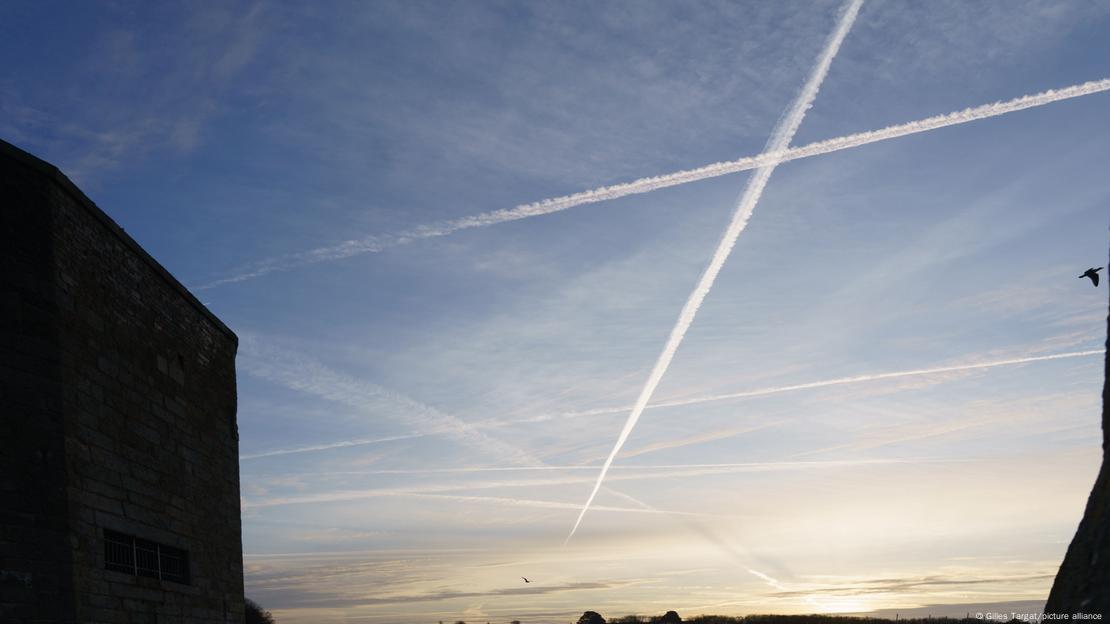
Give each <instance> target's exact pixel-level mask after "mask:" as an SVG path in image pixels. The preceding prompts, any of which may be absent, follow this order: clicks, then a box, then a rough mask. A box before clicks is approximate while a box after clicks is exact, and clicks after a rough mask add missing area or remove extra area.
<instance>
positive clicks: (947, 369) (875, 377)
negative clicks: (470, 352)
mask: <svg viewBox="0 0 1110 624" xmlns="http://www.w3.org/2000/svg"><path fill="white" fill-rule="evenodd" d="M1082 335H1083V336H1085V335H1086V333H1083V334H1082ZM1073 342H1075V341H1074V340H1073ZM1039 350H1041V349H1040V348H1038V349H1036V350H1034V352H1036V351H1039ZM1104 354H1105V350H1103V349H1087V350H1082V351H1067V352H1064V353H1052V354H1048V355H1027V356H1022V357H1011V358H1003V359H995V360H989V361H985V362H970V363H967V364H952V365H949V366H936V367H930V368H917V369H910V370H902V371H892V372H886V373H871V374H867V375H853V376H850V377H837V378H833V379H822V380H818V381H809V382H803V383H798V384H785V385H778V386H768V387H764V388H756V389H753V390H743V391H740V392H727V393H722V394H712V395H706V396H700V397H691V398H685V399H672V400H667V401H656V402H653V403H649V404H648V405H647V406H646V407H645V408H644V409H645V410H648V409H658V408H667V407H684V406H690V405H699V404H703V403H712V402H717V401H730V400H738V399H748V398H757V397H762V396H770V395H776V394H785V393H789V392H800V391H805V390H816V389H819V388H827V387H834V386H844V385H855V384H864V383H873V382H882V381H890V380H895V379H906V378H913V377H928V376H938V375H947V374H951V373H962V372H972V371H977V370H989V369H992V368H1000V367H1007V366H1018V365H1022V364H1034V363H1038V362H1051V361H1057V360H1067V359H1073V358H1085V357H1094V356H1102V355H1104ZM248 366H249V365H248ZM347 382H348V383H355V382H354V381H353V380H350V379H348V380H347ZM360 383H361V382H360ZM363 406H364V405H363ZM632 407H633V406H632V405H622V406H615V407H603V408H595V409H589V410H577V411H571V412H562V413H555V414H541V415H538V416H531V417H527V418H521V419H512V420H505V419H489V420H484V421H476V422H474V423H469V424H467V427H470V428H473V429H487V428H498V427H507V426H512V425H520V424H528V423H537V422H546V421H551V420H559V419H563V418H582V417H589V416H601V415H607V414H618V413H622V412H627V411H628V410H630V409H632ZM772 424H773V423H772ZM765 426H771V424H763V425H761V426H760V428H762V427H765ZM455 430H456V427H455V426H454V425H451V426H441V427H438V428H435V429H429V430H421V431H414V432H411V433H407V434H401V435H394V436H381V437H373V438H352V439H346V440H337V441H335V442H328V443H322V444H311V445H305V446H297V447H290V448H283V449H270V450H266V451H258V452H255V453H245V454H243V455H240V457H239V459H241V460H249V459H260V458H266V457H276V456H281V455H292V454H297V453H311V452H316V451H328V450H333V449H339V448H348V447H355V446H365V445H372V444H383V443H388V442H396V441H401V440H410V439H416V438H422V437H427V436H433V435H444V434H450V433H451V432H452V431H455ZM751 430H753V429H752V428H750V427H743V428H740V429H735V428H733V429H728V430H725V431H723V432H718V433H719V435H718V434H714V433H713V432H709V433H704V434H699V435H697V436H691V437H690V438H689V439H687V440H685V442H681V441H675V442H674V443H673V444H671V445H670V446H668V444H667V443H663V442H660V443H656V444H654V445H653V446H652V450H662V449H664V448H671V447H674V446H683V445H685V444H694V443H696V442H698V441H705V440H710V439H718V438H719V437H727V436H729V435H737V434H739V433H743V432H746V431H751ZM730 432H731V433H730ZM646 452H650V451H647V450H638V451H637V452H636V453H635V454H636V455H641V454H644V453H646ZM626 456H629V457H631V456H632V455H627V454H626ZM585 468H586V467H585V466H579V467H577V469H585ZM593 468H594V467H590V469H593ZM520 469H568V468H567V467H563V468H559V467H555V466H544V467H532V468H504V470H520ZM449 470H450V469H449ZM459 470H463V471H467V470H487V469H485V468H478V469H459ZM488 470H501V468H489V469H488Z"/></svg>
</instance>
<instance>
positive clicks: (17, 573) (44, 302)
mask: <svg viewBox="0 0 1110 624" xmlns="http://www.w3.org/2000/svg"><path fill="white" fill-rule="evenodd" d="M0 206H2V207H3V208H2V209H0V249H2V254H3V257H2V258H0V260H2V262H0V313H2V314H3V317H2V318H0V555H2V557H0V586H2V587H0V589H2V590H3V591H2V592H0V596H2V598H0V622H5V623H6V622H24V621H36V622H40V621H41V622H58V623H61V622H112V623H114V622H120V623H122V622H178V621H203V622H237V623H238V622H241V621H242V618H243V568H242V538H241V527H240V521H239V517H240V516H239V464H238V440H237V436H236V433H235V432H236V427H235V410H236V394H235V393H236V391H235V351H236V347H237V339H236V337H235V335H234V334H233V333H232V332H231V331H230V330H229V329H228V328H227V327H226V326H224V324H223V323H221V322H220V321H219V319H217V318H216V317H215V316H213V315H212V314H211V313H210V312H209V311H208V310H207V309H205V308H204V306H202V305H201V304H200V303H199V302H198V301H197V300H196V299H195V298H194V297H193V296H192V295H191V294H189V293H188V291H187V290H185V288H184V287H183V286H181V284H180V283H178V282H177V280H175V279H174V278H173V277H172V276H170V274H169V273H167V272H166V271H165V269H163V268H162V267H161V266H160V265H159V264H158V263H157V262H155V261H154V260H153V259H152V258H150V256H148V255H147V254H146V252H144V251H143V250H142V249H141V248H140V247H139V246H138V244H136V243H135V242H134V241H133V240H132V239H131V238H130V237H128V236H127V235H126V234H125V233H123V231H122V230H121V229H120V228H119V227H118V226H117V225H116V224H115V223H114V222H112V221H111V219H109V218H108V217H107V216H106V215H104V213H103V212H101V211H100V210H99V209H98V208H96V206H95V205H93V204H92V202H91V201H90V200H89V199H88V198H87V197H85V196H84V195H83V194H82V193H81V192H80V191H79V190H78V189H77V188H76V187H75V186H73V184H72V183H70V182H69V180H67V179H66V178H65V177H64V176H63V175H62V174H61V173H60V172H58V171H57V170H56V169H54V168H53V167H52V166H50V165H48V164H46V163H44V162H42V161H39V160H38V159H35V158H34V157H32V156H30V155H27V154H25V153H23V152H20V151H19V150H17V149H15V148H13V147H12V146H10V145H8V144H6V143H3V142H2V141H0ZM105 529H109V530H113V531H118V532H120V533H125V534H128V535H135V536H137V537H139V538H142V539H145V540H150V541H154V542H158V543H161V544H165V545H167V546H171V547H174V548H180V549H183V550H185V551H187V552H188V554H189V572H190V583H189V584H187V585H186V584H179V583H173V582H169V581H160V580H158V579H151V578H145V577H136V576H134V575H132V574H124V573H120V572H113V571H109V570H106V569H105V562H104V530H105Z"/></svg>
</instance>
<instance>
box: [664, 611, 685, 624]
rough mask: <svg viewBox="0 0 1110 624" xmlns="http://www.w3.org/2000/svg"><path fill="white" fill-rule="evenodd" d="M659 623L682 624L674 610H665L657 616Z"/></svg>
mask: <svg viewBox="0 0 1110 624" xmlns="http://www.w3.org/2000/svg"><path fill="white" fill-rule="evenodd" d="M659 624H682V618H680V617H678V613H677V612H675V611H667V612H666V613H664V614H663V617H661V618H659Z"/></svg>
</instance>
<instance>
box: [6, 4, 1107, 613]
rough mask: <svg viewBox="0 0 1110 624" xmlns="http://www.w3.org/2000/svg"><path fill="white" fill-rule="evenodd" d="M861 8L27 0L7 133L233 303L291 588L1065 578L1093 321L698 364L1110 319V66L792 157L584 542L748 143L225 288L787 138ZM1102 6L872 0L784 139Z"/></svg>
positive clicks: (846, 606) (630, 593)
mask: <svg viewBox="0 0 1110 624" xmlns="http://www.w3.org/2000/svg"><path fill="white" fill-rule="evenodd" d="M840 7H841V3H839V2H778V3H766V2H720V3H715V2H700V3H694V4H688V3H670V2H610V3H587V2H562V3H542V4H540V3H513V2H503V3H499V2H466V3H461V2H460V3H436V2H427V3H422V2H402V3H387V2H375V3H353V2H352V3H339V2H337V3H327V4H313V5H295V4H292V3H288V4H282V3H269V2H259V3H243V4H237V3H221V4H216V3H210V4H209V5H208V6H205V5H204V4H184V3H182V4H170V3H165V4H162V5H160V6H154V5H151V4H150V3H129V2H103V3H81V4H71V3H50V2H34V3H30V2H15V3H8V4H7V5H6V6H5V8H4V9H3V16H2V19H0V23H2V26H0V29H2V31H3V33H4V37H0V52H2V53H3V56H4V58H5V59H8V61H9V62H8V64H7V65H8V67H9V69H8V71H7V72H6V73H5V74H4V75H3V76H0V137H3V138H4V139H5V140H8V141H10V142H12V143H15V144H16V145H18V146H20V147H22V148H24V149H27V150H29V151H31V152H33V153H35V154H36V155H38V156H40V157H42V158H44V159H46V160H49V161H50V162H53V163H54V164H56V165H58V166H59V167H60V168H61V169H62V170H63V171H64V172H66V173H67V175H69V176H70V177H71V178H72V179H73V180H74V181H75V182H76V183H77V184H78V185H79V186H81V188H82V189H84V190H85V191H86V193H87V194H89V195H90V197H92V198H93V199H94V200H95V201H96V202H97V203H98V204H99V205H100V206H101V207H102V208H103V209H104V210H105V211H106V212H108V213H109V214H110V215H111V216H112V217H113V218H114V219H116V221H118V222H119V223H120V224H121V225H122V226H123V227H124V228H125V229H126V230H127V231H128V232H129V233H130V234H131V235H132V236H134V237H135V238H136V240H138V241H139V242H140V243H141V244H142V245H143V246H144V247H145V248H146V249H147V250H148V251H150V252H151V253H152V255H154V256H155V257H156V258H158V259H159V260H160V261H161V262H162V263H163V264H164V265H165V266H166V267H167V268H168V269H169V270H170V271H171V272H173V273H174V274H175V275H176V276H177V277H178V278H179V279H180V280H181V281H182V282H184V283H185V284H187V285H190V286H193V287H196V290H195V292H196V293H197V294H198V296H199V297H200V299H201V300H202V301H204V302H205V303H206V305H208V306H209V307H210V308H211V309H212V310H213V311H214V312H215V313H216V314H218V315H219V316H220V317H221V318H222V319H224V320H225V321H226V322H227V323H228V324H229V325H230V326H231V327H232V328H233V329H234V330H235V331H236V332H237V333H238V334H239V336H240V338H241V346H240V356H239V399H240V411H239V420H240V432H241V440H240V444H241V452H242V455H243V459H242V461H241V471H242V491H243V506H244V508H243V521H244V524H243V538H244V550H245V557H246V559H245V561H246V569H247V576H246V581H247V593H248V595H249V596H252V597H254V598H255V599H257V600H259V601H260V602H261V603H262V604H263V605H265V606H266V607H268V608H270V609H272V610H273V611H274V612H275V613H276V614H277V615H278V616H279V620H280V621H282V622H293V623H295V622H310V621H311V622H329V621H336V622H338V621H367V622H427V621H438V620H444V621H447V620H450V621H454V620H456V619H468V620H474V621H477V620H481V621H487V620H488V621H491V622H494V621H498V622H500V621H508V620H510V619H521V620H524V621H528V622H548V621H550V622H562V621H568V620H570V619H573V618H572V615H574V614H577V613H580V612H581V611H583V610H585V609H588V608H589V609H595V610H599V611H601V612H603V613H604V614H605V615H607V616H608V615H619V614H625V613H632V612H641V613H654V612H662V611H665V610H667V609H671V608H674V609H678V610H679V611H680V613H682V614H683V615H693V614H695V613H710V612H716V613H726V614H743V613H754V612H782V613H790V612H811V611H815V610H822V611H841V612H848V611H865V610H871V609H910V608H917V607H928V606H930V605H940V604H952V605H968V604H985V603H999V602H1008V601H1023V600H1026V601H1028V600H1034V601H1035V600H1039V599H1042V598H1043V597H1044V596H1045V595H1046V594H1047V590H1048V587H1049V586H1050V584H1051V576H1052V574H1053V573H1054V571H1055V567H1056V565H1057V564H1058V561H1059V560H1060V559H1061V558H1062V555H1063V552H1064V549H1065V548H1066V544H1067V541H1068V540H1069V539H1070V536H1071V533H1072V532H1073V530H1074V527H1075V525H1076V523H1077V522H1078V519H1079V517H1080V515H1081V513H1082V507H1083V504H1084V502H1085V499H1086V495H1087V492H1088V489H1089V485H1090V483H1091V480H1092V478H1093V475H1094V473H1095V470H1096V468H1097V464H1098V459H1099V441H1100V436H1099V432H1098V413H1099V401H1098V392H1099V389H1100V388H1101V383H1102V370H1101V360H1100V358H1099V357H1098V356H1097V355H1071V356H1069V357H1065V358H1062V359H1057V360H1051V361H1037V362H1031V363H1027V364H1022V365H1005V366H997V367H989V368H981V369H974V370H968V371H963V372H960V371H956V372H948V373H944V374H929V375H912V376H905V377H900V378H896V379H887V380H878V381H872V382H866V383H855V384H841V385H834V386H828V387H824V388H817V389H810V390H800V391H792V392H781V393H776V394H768V395H764V396H758V397H751V398H746V399H734V400H718V401H700V400H697V399H699V398H703V397H707V396H712V395H719V394H729V393H737V392H743V391H749V390H757V389H766V388H773V387H778V386H783V385H792V384H804V383H809V382H816V381H821V380H829V379H835V378H841V377H849V376H859V375H871V374H882V373H889V372H896V371H905V370H915V369H925V368H934V367H944V366H953V365H960V364H969V363H984V362H988V363H989V362H994V361H999V360H1012V359H1020V358H1027V357H1039V356H1045V355H1053V354H1076V353H1079V352H1083V351H1091V350H1097V349H1100V348H1101V347H1102V344H1103V342H1104V340H1105V336H1104V327H1105V325H1104V320H1105V303H1106V298H1105V296H1104V295H1103V294H1102V293H1103V292H1104V291H1103V290H1102V289H1101V288H1100V289H1097V290H1096V289H1093V288H1091V287H1090V285H1089V284H1087V283H1086V282H1080V281H1078V280H1076V279H1075V276H1076V275H1078V274H1079V273H1080V272H1082V271H1083V270H1084V269H1086V268H1087V267H1088V266H1100V265H1102V264H1105V262H1104V260H1105V258H1106V249H1107V221H1106V206H1107V204H1108V202H1110V179H1108V178H1107V176H1106V175H1105V163H1106V162H1108V160H1110V141H1107V138H1108V137H1107V130H1108V127H1110V126H1108V122H1107V117H1106V111H1107V103H1108V102H1110V100H1108V98H1110V95H1108V94H1105V93H1102V94H1094V95H1089V96H1084V97H1080V98H1076V99H1071V100H1067V101H1062V102H1057V103H1053V104H1049V105H1046V106H1043V107H1038V108H1034V109H1030V110H1026V111H1021V112H1015V113H1010V114H1007V115H1003V116H999V117H996V118H992V119H987V120H983V121H977V122H974V123H970V124H965V125H960V126H954V127H949V128H942V129H938V130H934V131H930V132H927V133H923V134H918V135H914V136H909V137H905V138H899V139H895V140H890V141H885V142H881V143H876V144H873V145H867V146H862V147H858V148H855V149H849V150H844V151H840V152H836V153H832V154H827V155H824V156H819V157H815V158H809V159H804V160H799V161H793V162H788V163H784V164H782V165H781V166H780V167H779V168H778V169H777V170H776V171H775V173H774V175H773V177H772V178H771V181H770V184H769V185H768V187H767V190H766V192H765V193H764V195H763V197H762V200H761V201H760V202H759V204H758V206H757V208H756V210H755V215H754V217H753V219H752V221H751V223H750V225H749V226H748V228H747V229H746V230H745V231H744V232H743V233H742V235H741V236H740V238H739V241H738V243H737V246H736V248H735V250H734V251H733V253H732V255H731V257H730V258H729V259H728V261H727V263H726V265H725V267H724V269H723V271H722V272H721V274H720V276H719V278H718V279H717V282H716V284H715V285H714V288H713V290H712V292H711V293H710V294H709V296H708V298H707V299H706V302H705V304H704V306H703V307H702V309H701V310H700V312H699V314H698V316H697V318H696V320H695V322H694V324H693V326H692V327H691V329H690V331H689V333H688V334H687V336H686V340H685V342H684V343H683V344H682V346H681V348H680V349H679V350H678V352H677V355H676V357H675V360H674V362H673V364H672V366H671V368H670V369H669V371H668V372H667V374H666V376H665V377H664V378H663V381H662V383H661V385H660V387H659V390H658V392H657V395H656V399H657V400H661V401H675V400H681V401H685V402H686V404H684V405H676V406H671V407H659V408H654V409H648V410H647V411H646V412H645V413H644V416H643V418H642V419H641V421H640V423H639V425H638V426H637V428H636V429H635V430H634V432H633V434H632V436H631V437H630V439H629V441H628V444H627V445H626V446H625V447H624V449H623V451H622V454H621V455H620V456H618V458H617V460H616V462H615V464H614V468H613V471H612V472H611V473H610V476H609V477H608V479H607V481H606V485H605V487H604V488H603V489H602V491H601V494H600V495H599V497H598V500H597V501H596V503H595V508H594V509H592V510H591V511H590V513H589V514H587V516H586V517H585V520H584V522H583V525H582V528H581V530H580V531H579V533H578V534H577V535H576V536H575V539H574V540H573V541H571V543H570V544H569V545H568V546H566V547H563V546H562V542H563V539H564V537H565V536H566V533H567V531H569V529H570V527H571V525H572V524H573V521H574V519H575V517H576V516H577V513H578V509H579V507H580V506H581V505H582V503H583V502H584V501H585V498H586V496H587V495H588V494H589V490H590V488H591V486H592V484H593V480H594V479H595V478H596V476H597V469H598V467H599V466H600V464H601V462H602V461H603V460H604V459H605V457H606V455H607V454H608V452H609V450H610V449H611V448H612V445H613V442H614V440H615V439H616V436H617V434H618V432H619V431H620V429H621V426H622V425H623V423H624V420H625V417H626V416H627V409H628V406H629V405H630V404H631V403H632V402H633V400H634V399H635V398H636V396H637V394H638V393H639V391H640V388H641V386H642V385H643V383H644V380H645V378H646V377H647V375H648V372H649V371H650V370H651V367H652V365H653V364H654V362H655V358H656V357H657V356H658V354H659V351H660V349H661V348H662V346H663V343H664V341H665V340H666V338H667V335H668V332H669V331H670V329H671V327H672V326H673V324H674V322H675V319H676V317H677V316H678V313H679V310H680V309H681V307H682V304H683V303H684V302H685V300H686V297H687V296H688V295H689V293H690V291H691V289H692V288H693V286H694V284H695V282H696V281H697V280H698V277H699V275H700V274H701V272H702V270H703V269H704V267H705V266H706V264H707V262H708V260H709V257H710V255H711V254H712V252H713V248H714V246H715V245H716V244H717V241H718V239H719V238H720V236H721V232H722V231H723V229H724V227H725V225H726V223H727V222H728V219H729V215H730V214H731V212H732V210H733V208H734V207H735V204H736V200H737V196H738V194H739V193H740V192H741V191H742V190H743V188H744V185H745V183H746V180H747V177H748V173H738V174H733V175H728V176H722V177H717V178H713V179H710V180H705V181H701V182H696V183H691V184H685V185H681V186H676V187H673V188H669V189H663V190H659V191H655V192H652V193H647V194H640V195H632V196H629V197H624V198H620V199H616V200H612V201H607V202H602V203H595V204H587V205H583V206H578V207H575V208H572V209H569V210H565V211H562V212H558V213H555V214H550V215H546V216H539V217H533V218H527V219H521V220H518V221H513V222H508V223H501V224H497V225H491V226H488V227H477V228H472V229H468V230H464V231H460V232H457V233H454V234H451V235H448V236H443V237H438V238H429V239H425V240H416V241H414V242H411V243H409V244H402V245H398V246H392V247H389V248H387V249H384V250H382V251H380V252H377V253H365V254H359V255H354V256H351V257H347V258H343V259H339V260H334V261H327V262H317V263H311V264H302V265H300V266H292V267H291V268H287V269H283V270H278V271H273V272H269V273H266V274H265V275H260V276H257V277H255V278H252V279H244V280H241V281H237V282H233V283H224V284H221V285H217V286H210V285H211V284H213V283H214V282H218V281H220V280H223V279H226V278H228V277H233V276H236V275H241V274H243V273H244V272H250V271H251V270H252V267H254V268H257V267H258V266H265V263H267V262H275V261H278V262H279V263H280V262H281V259H282V258H286V259H287V258H289V257H290V256H291V255H295V254H298V253H303V252H306V251H310V250H314V249H320V248H326V247H331V246H335V245H337V244H341V243H343V242H344V241H350V240H360V239H365V238H367V237H375V236H380V237H389V236H391V235H394V234H396V233H399V232H406V231H411V230H413V229H414V228H418V227H419V226H421V225H427V224H434V223H440V222H443V221H445V220H450V219H457V218H462V217H467V216H470V215H476V214H479V213H483V212H487V211H490V210H497V209H502V208H511V207H513V206H515V205H518V204H523V203H528V202H533V201H538V200H542V199H544V198H548V197H555V196H561V195H565V194H568V193H574V192H577V191H582V190H586V189H590V188H594V187H597V186H600V185H606V184H614V183H619V182H624V181H628V180H632V179H636V178H640V177H643V176H649V175H660V174H665V173H669V172H672V171H675V170H680V169H687V168H692V167H697V166H701V165H703V164H706V163H712V162H716V161H723V160H730V159H734V158H739V157H743V156H750V155H755V154H758V153H759V152H760V150H761V149H762V147H763V146H764V144H765V143H766V141H767V138H768V135H769V134H770V132H771V130H772V128H773V127H774V125H775V123H776V121H777V120H778V119H779V118H780V116H781V115H782V114H783V112H784V110H786V108H787V107H788V106H789V105H790V103H791V102H792V101H793V99H794V97H795V95H796V94H797V92H798V89H799V88H800V86H801V85H802V83H803V82H804V81H805V79H806V77H807V76H808V75H809V72H810V71H811V68H812V66H813V64H814V59H815V58H816V57H817V55H818V54H819V52H820V51H821V48H822V45H823V44H824V41H825V39H826V37H827V35H828V33H829V32H830V31H831V30H832V29H833V27H834V25H835V23H836V20H837V15H838V11H839V9H840ZM1108 34H1110V7H1108V6H1106V5H1104V4H1100V3H1089V2H1009V1H1007V2H1002V1H996V2H975V3H970V2H944V1H938V2H930V3H910V2H895V1H878V0H867V1H865V3H864V5H863V8H862V11H861V13H860V15H859V18H858V20H857V21H856V23H855V25H854V26H853V28H852V30H851V31H850V32H849V34H848V36H847V38H846V40H845V42H844V45H843V47H842V48H841V50H840V52H839V54H838V55H837V56H836V58H835V60H834V61H833V63H832V66H831V70H830V72H829V74H828V76H827V77H826V78H825V81H824V83H823V85H822V87H821V90H820V93H819V94H818V96H817V98H816V100H815V102H814V105H813V107H812V109H811V110H810V111H809V113H808V115H807V116H806V117H805V120H804V122H803V123H802V125H801V127H800V130H799V132H798V134H797V135H796V137H795V138H794V141H793V144H795V145H799V144H805V143H809V142H811V141H817V140H822V139H827V138H832V137H837V136H840V135H844V134H849V133H854V132H860V131H865V130H871V129H875V128H880V127H883V126H887V125H891V124H899V123H903V122H908V121H912V120H915V119H919V118H923V117H928V116H931V115H936V114H941V113H947V112H950V111H954V110H958V109H962V108H965V107H970V106H977V105H980V104H986V103H990V102H995V101H1000V100H1008V99H1011V98H1015V97H1018V96H1021V95H1025V94H1031V93H1037V92H1041V91H1045V90H1047V89H1053V88H1061V87H1066V86H1069V85H1073V84H1078V83H1083V82H1086V81H1091V80H1101V79H1104V78H1108V77H1110V36H1107V35H1108ZM259 263H263V264H261V265H260V264H259ZM294 264H295V263H294ZM283 266H284V265H283ZM206 286H210V287H206ZM309 447H319V448H316V449H315V450H307V449H308V448H309ZM291 450H292V451H298V452H287V451H291ZM522 575H523V576H528V577H529V578H532V579H533V580H535V583H533V584H530V585H529V586H527V587H524V586H522V585H521V584H520V583H521V582H520V580H519V578H518V577H519V576H522ZM929 608H932V609H936V608H937V607H935V606H934V607H929ZM953 608H955V607H953ZM960 609H962V606H961V607H960ZM932 612H934V613H936V611H932ZM959 612H960V613H962V612H963V610H959Z"/></svg>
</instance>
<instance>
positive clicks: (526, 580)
mask: <svg viewBox="0 0 1110 624" xmlns="http://www.w3.org/2000/svg"><path fill="white" fill-rule="evenodd" d="M520 578H522V579H524V582H525V583H531V582H532V581H529V580H528V579H526V578H524V577H523V576H522V577H520Z"/></svg>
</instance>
